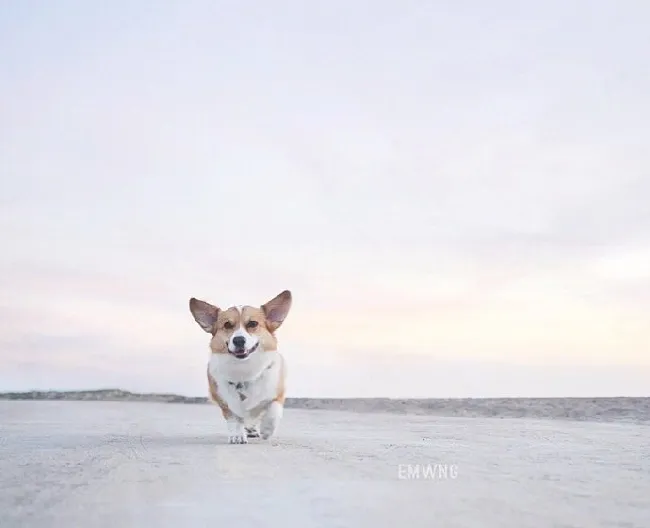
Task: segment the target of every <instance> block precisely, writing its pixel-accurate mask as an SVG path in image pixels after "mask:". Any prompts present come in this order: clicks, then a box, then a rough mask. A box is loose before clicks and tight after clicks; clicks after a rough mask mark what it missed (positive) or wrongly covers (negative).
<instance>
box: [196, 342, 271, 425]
mask: <svg viewBox="0 0 650 528" xmlns="http://www.w3.org/2000/svg"><path fill="white" fill-rule="evenodd" d="M283 362H284V358H283V357H282V356H281V355H280V353H278V352H275V351H273V352H261V351H260V352H257V353H254V354H253V355H251V356H250V357H248V358H247V359H244V360H241V359H237V358H235V357H232V356H231V355H225V354H213V355H212V357H211V358H210V362H209V364H208V369H209V371H210V375H211V376H212V377H213V379H214V380H215V381H216V383H217V391H218V394H219V396H220V397H221V398H222V399H223V400H224V401H225V402H226V403H227V404H228V408H229V409H230V410H231V411H232V413H233V414H235V415H236V416H237V417H239V418H241V419H243V420H244V421H245V422H255V421H256V419H257V418H258V417H259V415H260V414H261V413H262V412H264V410H265V409H266V407H268V406H269V404H270V403H271V402H272V401H273V399H274V398H275V397H276V395H277V387H278V384H279V383H280V376H281V371H282V368H283Z"/></svg>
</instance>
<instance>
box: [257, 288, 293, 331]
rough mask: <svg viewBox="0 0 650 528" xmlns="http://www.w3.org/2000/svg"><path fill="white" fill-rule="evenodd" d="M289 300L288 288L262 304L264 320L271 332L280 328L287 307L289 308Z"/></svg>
mask: <svg viewBox="0 0 650 528" xmlns="http://www.w3.org/2000/svg"><path fill="white" fill-rule="evenodd" d="M291 301H292V297H291V292H290V291H289V290H284V291H283V292H282V293H280V294H279V295H277V296H275V297H274V298H273V299H271V300H270V301H269V302H267V303H266V304H263V305H262V311H263V312H264V316H265V317H266V322H267V324H268V327H269V330H271V332H274V331H275V330H277V329H278V328H280V326H281V325H282V323H283V322H284V319H285V318H286V317H287V314H288V313H289V309H290V308H291Z"/></svg>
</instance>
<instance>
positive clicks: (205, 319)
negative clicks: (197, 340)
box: [190, 297, 219, 334]
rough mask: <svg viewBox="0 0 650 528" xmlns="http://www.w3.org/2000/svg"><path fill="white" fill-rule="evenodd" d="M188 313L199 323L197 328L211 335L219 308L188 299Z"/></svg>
mask: <svg viewBox="0 0 650 528" xmlns="http://www.w3.org/2000/svg"><path fill="white" fill-rule="evenodd" d="M190 312H192V315H193V316H194V320H195V321H196V322H197V323H199V326H200V327H201V328H203V330H205V331H206V332H208V333H209V334H211V333H212V331H213V329H214V324H215V323H216V322H217V317H218V315H219V308H217V307H216V306H212V305H211V304H210V303H207V302H205V301H200V300H199V299H195V298H194V297H192V298H191V299H190Z"/></svg>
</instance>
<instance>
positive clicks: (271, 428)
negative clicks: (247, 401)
mask: <svg viewBox="0 0 650 528" xmlns="http://www.w3.org/2000/svg"><path fill="white" fill-rule="evenodd" d="M282 412H283V407H282V404H281V403H279V402H273V403H271V405H270V406H269V409H268V410H267V411H266V414H265V415H264V418H262V424H261V427H260V435H261V437H262V439H264V440H268V439H269V438H271V437H272V436H273V435H274V434H275V432H276V431H277V429H278V425H280V419H281V418H282Z"/></svg>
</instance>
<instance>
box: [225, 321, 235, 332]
mask: <svg viewBox="0 0 650 528" xmlns="http://www.w3.org/2000/svg"><path fill="white" fill-rule="evenodd" d="M223 327H224V328H225V329H226V330H230V329H231V328H232V327H233V324H232V323H231V322H230V321H226V322H225V323H223Z"/></svg>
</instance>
